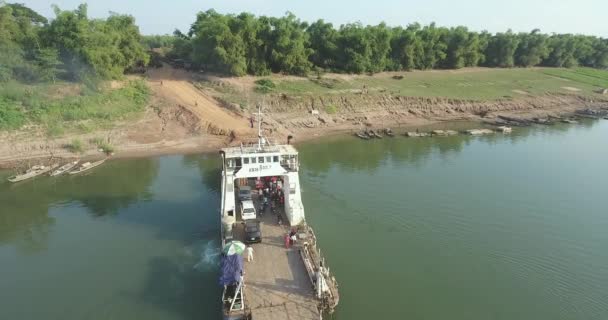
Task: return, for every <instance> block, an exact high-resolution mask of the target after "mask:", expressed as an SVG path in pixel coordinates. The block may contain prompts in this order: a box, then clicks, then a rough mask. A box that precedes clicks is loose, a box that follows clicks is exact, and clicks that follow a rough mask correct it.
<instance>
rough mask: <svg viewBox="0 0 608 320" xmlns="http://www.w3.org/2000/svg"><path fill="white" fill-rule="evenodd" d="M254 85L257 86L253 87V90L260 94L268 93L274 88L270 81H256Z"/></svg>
mask: <svg viewBox="0 0 608 320" xmlns="http://www.w3.org/2000/svg"><path fill="white" fill-rule="evenodd" d="M255 84H257V86H256V87H255V90H256V91H257V92H260V93H268V92H270V91H272V90H273V89H274V88H275V87H276V85H275V84H274V82H272V80H270V79H260V80H256V81H255Z"/></svg>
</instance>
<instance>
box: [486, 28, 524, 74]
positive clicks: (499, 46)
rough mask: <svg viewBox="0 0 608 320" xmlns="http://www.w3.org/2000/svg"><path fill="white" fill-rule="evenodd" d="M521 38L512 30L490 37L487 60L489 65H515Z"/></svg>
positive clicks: (505, 66) (503, 66)
mask: <svg viewBox="0 0 608 320" xmlns="http://www.w3.org/2000/svg"><path fill="white" fill-rule="evenodd" d="M518 44H519V39H518V37H517V35H515V34H514V33H513V32H512V31H511V30H508V31H507V32H505V33H497V34H496V35H494V36H493V37H491V38H490V40H489V43H488V47H487V49H486V54H485V55H486V57H487V59H486V62H487V63H488V65H489V66H492V67H500V68H509V67H513V66H514V65H515V59H514V55H515V50H517V45H518Z"/></svg>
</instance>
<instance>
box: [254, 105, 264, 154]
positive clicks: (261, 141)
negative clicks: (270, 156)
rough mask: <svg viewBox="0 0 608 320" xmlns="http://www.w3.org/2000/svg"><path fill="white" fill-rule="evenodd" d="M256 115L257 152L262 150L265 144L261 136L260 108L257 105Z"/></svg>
mask: <svg viewBox="0 0 608 320" xmlns="http://www.w3.org/2000/svg"><path fill="white" fill-rule="evenodd" d="M256 115H257V118H258V150H262V148H263V147H264V144H265V141H264V137H263V136H262V115H263V113H262V106H260V105H258V112H257V113H256Z"/></svg>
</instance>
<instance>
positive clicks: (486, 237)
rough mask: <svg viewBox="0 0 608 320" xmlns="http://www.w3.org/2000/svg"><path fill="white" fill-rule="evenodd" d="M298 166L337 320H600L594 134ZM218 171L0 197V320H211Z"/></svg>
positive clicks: (130, 175) (601, 154)
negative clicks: (330, 276) (336, 290)
mask: <svg viewBox="0 0 608 320" xmlns="http://www.w3.org/2000/svg"><path fill="white" fill-rule="evenodd" d="M299 150H300V155H301V177H302V184H303V194H302V196H303V200H304V205H305V208H306V212H307V217H308V221H309V223H310V224H311V225H313V227H314V228H315V230H316V232H317V235H318V237H319V241H320V243H321V248H322V249H323V250H324V252H325V255H326V256H327V257H328V260H329V264H330V266H331V269H332V271H333V272H334V273H335V274H336V277H337V278H338V281H339V282H340V293H341V303H340V306H339V308H338V310H337V312H336V314H335V316H334V318H335V319H340V320H342V319H374V318H378V317H380V318H382V319H442V320H443V319H463V320H476V319H479V320H487V319H505V320H506V319H508V320H512V319H535V320H544V319H547V320H555V319H569V320H570V319H598V320H599V319H608V232H607V230H608V210H607V209H606V204H607V200H606V199H607V196H608V121H604V120H602V121H588V122H584V123H582V124H580V125H576V126H569V125H557V126H553V127H537V128H526V129H516V131H515V132H514V133H513V134H511V135H506V136H503V135H496V136H487V137H464V136H457V137H445V138H428V139H407V138H403V137H395V138H392V139H387V138H386V139H383V140H375V141H360V140H357V139H355V138H352V137H335V138H330V139H325V140H323V141H315V142H311V143H306V144H302V145H300V146H299ZM218 168H219V161H218V157H217V156H216V155H215V154H211V155H202V156H201V155H188V156H166V157H159V158H148V159H131V160H115V161H110V162H108V163H106V164H104V165H103V166H102V167H99V168H96V169H95V170H93V171H92V172H90V173H88V174H85V175H82V176H70V177H59V178H57V179H51V178H48V177H46V178H40V179H37V180H34V181H29V182H23V183H20V184H15V185H10V184H8V183H0V270H1V271H2V272H1V276H0V319H11V320H20V319H24V320H30V319H32V320H34V319H57V320H71V319H74V320H82V319H124V320H131V319H147V320H153V319H168V320H173V319H176V320H177V319H219V318H220V314H219V308H220V306H219V304H218V303H217V302H218V300H219V295H220V290H219V288H218V286H217V272H218V267H217V264H218V243H219V239H218V237H219V234H218V233H219V230H218V227H219V226H218V223H219V221H218V217H217V211H218V209H219V197H218V196H219V194H218V186H219V174H220V172H219V169H218ZM8 175H9V173H8V172H0V178H1V179H2V181H5V178H6V177H7V176H8Z"/></svg>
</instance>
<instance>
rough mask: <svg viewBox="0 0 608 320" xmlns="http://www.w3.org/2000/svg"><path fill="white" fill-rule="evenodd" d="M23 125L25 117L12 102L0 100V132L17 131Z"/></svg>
mask: <svg viewBox="0 0 608 320" xmlns="http://www.w3.org/2000/svg"><path fill="white" fill-rule="evenodd" d="M24 124H25V116H24V115H23V112H22V111H21V110H20V108H19V107H18V106H16V105H15V104H14V102H13V101H11V100H8V99H2V98H0V130H9V129H19V128H20V127H21V126H23V125H24Z"/></svg>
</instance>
